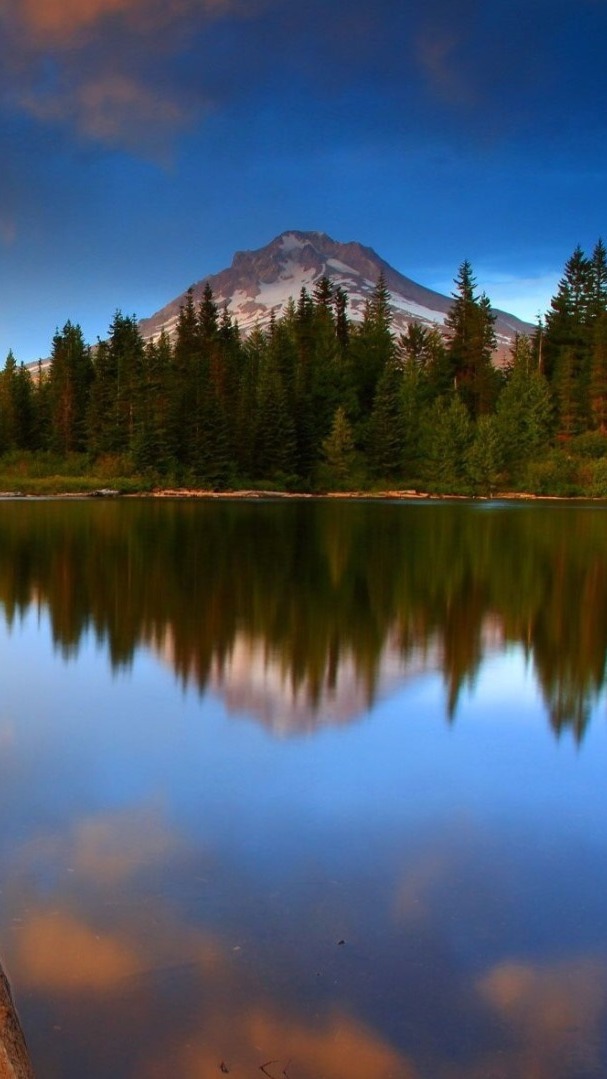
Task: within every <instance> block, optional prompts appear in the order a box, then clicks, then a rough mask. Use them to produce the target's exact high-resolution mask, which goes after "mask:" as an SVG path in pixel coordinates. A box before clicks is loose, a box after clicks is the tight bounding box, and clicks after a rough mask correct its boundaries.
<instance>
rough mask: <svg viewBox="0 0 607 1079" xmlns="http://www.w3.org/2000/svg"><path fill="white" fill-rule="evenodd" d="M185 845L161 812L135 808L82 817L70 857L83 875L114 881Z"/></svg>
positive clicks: (164, 857)
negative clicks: (168, 825)
mask: <svg viewBox="0 0 607 1079" xmlns="http://www.w3.org/2000/svg"><path fill="white" fill-rule="evenodd" d="M182 846H183V844H182V843H181V841H180V840H179V838H178V837H177V836H176V835H175V833H174V832H171V831H170V829H169V828H168V827H167V825H166V823H165V821H164V820H163V819H162V817H161V815H160V813H158V812H157V811H156V810H154V809H151V810H148V809H136V810H129V811H122V812H116V813H106V814H103V815H101V816H96V817H88V818H86V819H84V820H82V821H79V822H78V823H77V824H76V827H75V829H74V835H73V840H72V843H71V851H69V852H67V858H68V859H69V862H70V866H71V867H73V869H74V870H75V871H76V872H78V873H80V874H82V875H83V876H85V877H88V878H90V879H92V880H95V881H98V882H99V883H105V884H113V883H117V882H118V881H120V880H122V879H124V878H126V877H128V876H131V875H132V874H133V873H135V872H136V871H137V870H138V869H140V868H142V867H143V866H148V865H153V864H156V863H160V862H163V861H165V860H166V859H167V857H169V856H170V855H174V854H175V853H176V852H177V851H178V850H179V849H180V848H181V847H182Z"/></svg>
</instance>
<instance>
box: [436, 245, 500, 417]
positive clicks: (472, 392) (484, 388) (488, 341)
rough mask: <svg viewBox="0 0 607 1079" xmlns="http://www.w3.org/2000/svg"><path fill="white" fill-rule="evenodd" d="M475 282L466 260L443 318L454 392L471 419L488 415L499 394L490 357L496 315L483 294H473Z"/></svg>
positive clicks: (459, 271)
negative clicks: (458, 395)
mask: <svg viewBox="0 0 607 1079" xmlns="http://www.w3.org/2000/svg"><path fill="white" fill-rule="evenodd" d="M475 288H476V281H475V279H474V276H473V273H472V267H471V265H470V263H469V262H468V261H465V262H463V263H462V264H461V266H460V268H459V270H458V274H457V277H456V278H455V291H454V293H453V294H452V295H453V304H452V305H451V309H450V311H449V314H448V315H447V319H446V326H447V329H448V333H449V343H448V347H447V355H448V359H449V364H450V368H451V372H452V376H453V383H454V386H455V388H456V389H457V392H458V393H459V394H460V396H461V398H462V400H463V401H464V403H465V404H466V406H467V408H468V411H469V412H470V415H471V416H472V417H473V418H476V417H477V416H481V415H485V414H486V413H487V412H489V411H490V410H491V409H492V407H493V404H494V402H495V399H496V397H497V392H498V381H497V376H496V374H495V370H494V368H493V365H492V362H491V357H492V354H493V351H494V349H495V347H496V339H495V332H494V329H493V324H494V322H495V315H494V314H493V312H492V310H491V305H490V303H489V300H488V298H487V296H485V295H484V294H483V295H481V296H477V295H476V293H475Z"/></svg>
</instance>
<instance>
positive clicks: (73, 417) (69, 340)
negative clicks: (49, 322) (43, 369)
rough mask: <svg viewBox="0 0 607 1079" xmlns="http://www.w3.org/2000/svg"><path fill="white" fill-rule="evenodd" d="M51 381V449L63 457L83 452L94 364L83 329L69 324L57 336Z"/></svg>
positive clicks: (52, 354) (52, 357) (53, 349)
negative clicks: (63, 455)
mask: <svg viewBox="0 0 607 1079" xmlns="http://www.w3.org/2000/svg"><path fill="white" fill-rule="evenodd" d="M48 379H49V387H48V393H49V408H50V430H51V446H52V448H53V449H55V450H57V451H58V452H59V453H62V454H68V453H73V452H82V451H84V450H85V449H86V445H87V414H88V408H89V397H90V390H91V383H92V380H93V363H92V360H91V353H90V349H89V348H88V346H87V345H86V344H85V342H84V338H83V336H82V330H81V329H80V326H75V325H72V323H71V322H66V324H65V326H64V327H63V330H61V332H59V331H57V333H56V334H55V336H54V338H53V347H52V352H51V363H50V369H49V376H48Z"/></svg>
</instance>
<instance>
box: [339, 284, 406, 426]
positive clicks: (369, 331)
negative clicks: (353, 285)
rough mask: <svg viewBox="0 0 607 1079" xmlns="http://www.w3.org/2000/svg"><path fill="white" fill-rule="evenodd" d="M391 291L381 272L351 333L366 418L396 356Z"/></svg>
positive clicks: (359, 403) (359, 400) (360, 401)
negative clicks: (384, 373)
mask: <svg viewBox="0 0 607 1079" xmlns="http://www.w3.org/2000/svg"><path fill="white" fill-rule="evenodd" d="M391 326H392V312H391V308H390V293H389V291H388V288H387V286H386V282H385V279H384V276H383V274H380V276H379V279H378V281H377V284H376V286H375V288H374V290H373V294H372V296H371V297H370V299H369V300H368V301H367V304H366V307H365V314H364V317H363V321H362V324H361V325H359V326H357V327H356V329H355V330H352V332H351V333H350V348H349V355H350V364H351V376H352V380H353V389H354V393H355V399H356V402H357V409H358V416H359V417H360V419H361V420H362V421H363V422H364V421H365V420H366V419H367V418H368V417H369V415H370V414H371V409H372V407H373V401H374V398H375V391H376V388H377V383H378V381H379V379H380V377H381V374H382V372H383V370H384V369H385V367H386V365H387V364H388V363H389V362H390V361H391V360H392V359H393V358H394V356H395V353H396V344H395V339H394V334H393V333H392V329H391Z"/></svg>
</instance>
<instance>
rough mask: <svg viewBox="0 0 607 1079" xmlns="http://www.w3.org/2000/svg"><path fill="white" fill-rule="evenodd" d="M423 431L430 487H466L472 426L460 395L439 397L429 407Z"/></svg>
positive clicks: (452, 488) (437, 488)
mask: <svg viewBox="0 0 607 1079" xmlns="http://www.w3.org/2000/svg"><path fill="white" fill-rule="evenodd" d="M425 419H426V422H425V425H424V431H423V434H422V439H423V449H424V456H423V461H424V472H425V476H426V479H427V482H428V486H429V488H430V489H431V490H440V491H461V490H463V489H467V486H468V483H467V457H468V450H469V448H470V444H471V442H472V436H473V426H472V422H471V420H470V416H469V413H468V410H467V408H466V406H465V405H464V404H463V402H462V401H461V399H460V398H459V397H458V396H453V397H451V398H444V397H440V398H439V399H438V400H437V401H435V402H434V404H433V405H432V407H431V408H430V409H429V410H428V413H427V416H426V418H425Z"/></svg>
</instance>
